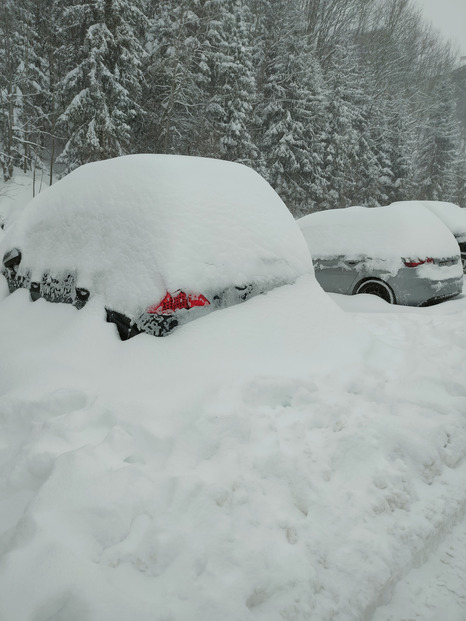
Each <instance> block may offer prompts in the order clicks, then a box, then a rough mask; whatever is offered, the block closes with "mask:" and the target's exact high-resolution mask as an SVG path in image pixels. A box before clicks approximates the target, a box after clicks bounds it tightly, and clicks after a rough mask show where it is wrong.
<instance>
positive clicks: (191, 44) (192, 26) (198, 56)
mask: <svg viewBox="0 0 466 621" xmlns="http://www.w3.org/2000/svg"><path fill="white" fill-rule="evenodd" d="M205 23H206V19H205V16H204V14H203V7H202V5H201V4H200V3H199V2H196V1H195V0H157V1H156V2H155V4H154V7H153V9H152V17H151V27H150V30H149V44H148V49H149V54H148V56H147V62H146V75H147V76H148V79H147V80H146V83H145V91H144V107H145V112H146V115H145V120H144V125H143V128H142V129H143V131H142V133H141V137H140V140H141V141H142V144H143V145H144V146H145V148H146V149H147V150H148V151H155V152H162V153H190V152H196V151H197V150H198V143H199V132H200V126H201V124H202V117H201V109H203V100H204V99H205V89H206V84H207V82H208V75H207V74H208V67H207V65H206V62H205V50H204V48H203V44H202V41H203V40H204V39H205V37H204V34H205V33H204V31H205Z"/></svg>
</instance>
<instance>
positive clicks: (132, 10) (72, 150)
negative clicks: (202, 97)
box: [60, 0, 146, 169]
mask: <svg viewBox="0 0 466 621" xmlns="http://www.w3.org/2000/svg"><path fill="white" fill-rule="evenodd" d="M143 8H144V5H143V2H142V0H132V1H130V0H86V1H85V2H80V0H75V2H74V3H73V4H71V5H70V6H69V7H68V8H67V9H66V10H65V11H64V15H63V32H66V33H68V35H69V37H70V38H68V40H66V41H64V46H65V49H66V50H67V51H68V57H70V52H72V53H73V58H74V62H75V66H74V67H73V68H72V69H71V70H70V71H69V72H68V73H67V75H66V76H65V77H64V78H63V80H62V81H61V84H60V90H61V95H62V97H63V100H64V102H65V109H64V111H63V113H62V115H61V117H60V125H61V127H62V128H63V129H64V131H66V133H67V135H68V141H67V143H66V145H65V148H64V151H63V153H62V154H61V156H60V160H61V161H62V162H64V163H65V164H66V165H67V168H68V169H71V168H73V167H75V166H77V165H80V164H83V163H85V162H91V161H95V160H99V159H105V158H109V157H115V156H118V155H123V154H125V153H128V152H131V151H132V150H133V149H134V148H135V145H134V144H132V128H131V125H132V124H134V123H135V122H136V119H137V117H138V115H139V114H140V97H141V84H142V83H143V81H144V76H143V72H142V67H141V60H142V58H143V57H144V55H145V52H144V50H143V48H142V45H141V38H140V36H139V35H140V31H142V29H143V28H145V26H146V17H145V14H144V12H143Z"/></svg>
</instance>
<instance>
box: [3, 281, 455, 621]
mask: <svg viewBox="0 0 466 621" xmlns="http://www.w3.org/2000/svg"><path fill="white" fill-rule="evenodd" d="M0 280H1V279H0ZM340 297H343V296H340ZM350 299H351V298H350ZM345 301H346V300H345ZM441 307H442V308H444V309H445V312H447V310H446V309H448V308H450V307H449V305H448V303H446V304H443V305H441ZM389 308H390V307H389ZM453 308H455V309H456V311H455V314H449V315H448V321H445V316H443V315H439V314H438V313H439V312H440V310H442V309H441V308H440V307H436V308H435V309H432V313H431V314H430V310H429V309H417V310H418V311H419V312H418V313H416V314H399V313H397V314H394V313H393V314H392V313H391V309H390V314H385V315H384V314H380V313H367V314H364V313H362V314H361V315H358V316H352V315H350V314H345V313H344V312H343V311H341V310H340V309H339V308H338V307H337V306H336V305H335V304H333V303H332V302H331V301H330V300H329V298H328V297H327V296H326V295H325V294H324V293H323V292H322V290H321V289H320V288H319V287H318V286H317V284H316V282H315V280H314V279H313V278H312V277H311V276H309V277H303V278H301V279H299V280H298V282H297V283H296V284H294V285H290V286H284V287H281V288H278V289H275V290H273V291H271V292H269V293H268V294H267V295H264V296H258V297H256V298H253V299H251V300H249V301H247V302H245V303H244V304H241V305H239V306H236V307H231V308H228V309H225V310H222V311H219V312H217V313H213V314H211V315H209V316H206V317H204V318H201V319H199V320H198V321H195V322H191V323H189V324H186V325H185V326H183V327H181V328H180V329H179V330H178V331H176V332H175V333H173V335H172V336H171V337H170V338H169V339H154V338H152V337H149V336H146V335H140V336H137V337H136V338H134V339H132V340H130V341H127V342H124V343H122V342H120V341H119V340H118V337H117V335H116V330H115V327H114V326H112V325H110V324H105V323H104V322H103V320H102V319H103V308H102V307H101V305H100V304H99V301H98V300H97V299H95V300H93V301H91V302H90V303H89V304H88V305H87V306H86V307H85V308H84V309H83V310H81V311H77V310H76V309H75V308H73V307H71V306H68V305H63V304H48V303H46V302H45V301H43V300H39V301H38V302H35V303H32V302H30V301H29V298H28V295H27V292H26V291H21V290H20V291H17V292H16V293H14V294H13V295H10V296H8V297H7V298H6V299H4V300H3V301H2V302H1V303H0V343H1V344H2V349H1V356H0V438H1V443H0V506H1V507H2V511H1V512H0V618H1V619H8V620H10V619H21V620H22V621H42V620H45V619H66V620H67V621H95V620H98V621H127V620H128V619H138V621H162V620H163V621H165V620H170V621H185V620H186V619H190V621H206V619H209V620H210V619H212V620H216V619H223V620H224V621H238V619H241V621H282V620H283V619H287V620H289V621H305V620H306V619H316V620H317V619H318V620H319V621H330V620H333V621H361V620H362V619H367V620H368V619H370V618H371V616H372V612H373V611H374V610H375V608H376V607H377V605H378V604H379V603H382V602H384V601H387V600H388V598H389V595H390V592H391V589H392V588H393V586H394V584H396V582H397V581H398V580H401V579H402V577H403V576H404V574H405V572H406V571H408V569H409V568H410V567H412V566H413V565H417V564H419V563H420V562H421V561H422V560H423V558H425V557H426V555H428V553H429V551H430V550H432V549H434V548H435V545H436V542H438V541H439V540H440V539H441V538H442V536H443V534H444V533H445V532H446V530H448V528H449V525H450V524H452V523H453V522H454V521H455V520H457V519H459V518H460V517H461V516H462V515H464V507H465V506H466V503H465V500H466V498H465V490H464V477H465V475H466V471H465V468H466V460H465V457H466V426H465V421H464V408H465V406H466V389H465V386H464V377H463V375H464V364H465V362H466V341H465V339H462V338H461V334H462V333H463V330H462V327H463V326H464V321H465V318H466V307H465V305H464V299H463V305H461V306H460V305H456V306H454V307H453Z"/></svg>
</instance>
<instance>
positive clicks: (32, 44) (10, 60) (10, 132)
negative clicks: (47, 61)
mask: <svg viewBox="0 0 466 621" xmlns="http://www.w3.org/2000/svg"><path fill="white" fill-rule="evenodd" d="M32 9H33V5H32V3H31V2H30V1H29V0H20V1H18V0H4V1H3V3H2V14H1V19H0V67H1V71H0V144H1V146H2V149H1V152H0V165H1V167H2V171H3V178H4V180H5V181H7V180H8V179H10V178H11V177H12V176H13V170H14V166H22V167H23V168H24V170H27V169H29V168H30V167H31V163H32V162H33V161H35V159H36V158H37V157H38V156H39V153H40V146H41V145H40V142H39V135H38V134H39V128H38V126H39V122H40V118H41V117H42V111H41V110H40V106H39V94H40V91H41V88H42V86H43V67H42V65H41V60H40V58H38V56H37V33H36V31H35V30H34V21H33V14H32Z"/></svg>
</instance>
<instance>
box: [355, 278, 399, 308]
mask: <svg viewBox="0 0 466 621" xmlns="http://www.w3.org/2000/svg"><path fill="white" fill-rule="evenodd" d="M354 293H355V294H358V293H369V294H370V295H376V296H377V297H379V298H382V299H383V300H385V302H388V303H389V304H396V300H395V294H394V293H393V291H392V289H391V288H390V287H389V286H388V285H387V284H386V283H384V282H383V281H382V280H376V279H374V278H371V279H369V280H364V281H363V282H361V283H359V285H358V286H357V287H356V289H355V291H354Z"/></svg>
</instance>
